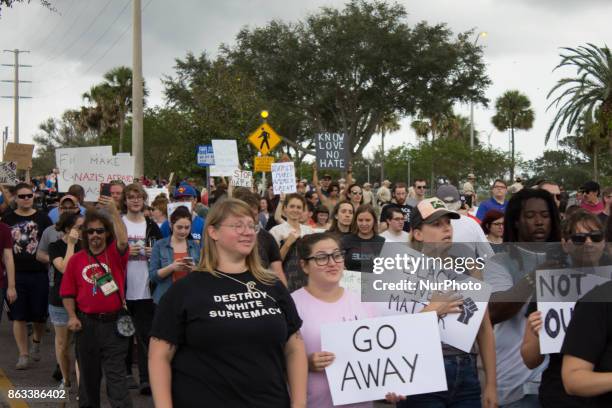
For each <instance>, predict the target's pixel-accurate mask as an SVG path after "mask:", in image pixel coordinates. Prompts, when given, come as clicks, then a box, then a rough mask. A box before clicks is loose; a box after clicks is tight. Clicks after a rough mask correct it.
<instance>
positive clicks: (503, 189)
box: [476, 179, 508, 221]
mask: <svg viewBox="0 0 612 408" xmlns="http://www.w3.org/2000/svg"><path fill="white" fill-rule="evenodd" d="M507 192H508V185H507V184H506V182H505V181H504V180H502V179H497V180H495V181H494V182H493V185H492V186H491V198H489V199H488V200H486V201H483V202H482V203H480V205H479V206H478V211H477V212H476V218H478V219H479V220H480V221H482V220H483V219H484V217H485V214H486V213H487V212H489V210H497V211H500V212H506V206H507V205H508V200H506V193H507Z"/></svg>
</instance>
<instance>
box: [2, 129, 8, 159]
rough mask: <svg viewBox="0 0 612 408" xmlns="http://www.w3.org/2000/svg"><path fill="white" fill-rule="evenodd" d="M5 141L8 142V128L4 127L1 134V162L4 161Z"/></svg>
mask: <svg viewBox="0 0 612 408" xmlns="http://www.w3.org/2000/svg"><path fill="white" fill-rule="evenodd" d="M7 140H8V126H5V127H4V132H2V161H4V148H5V147H6V141H7Z"/></svg>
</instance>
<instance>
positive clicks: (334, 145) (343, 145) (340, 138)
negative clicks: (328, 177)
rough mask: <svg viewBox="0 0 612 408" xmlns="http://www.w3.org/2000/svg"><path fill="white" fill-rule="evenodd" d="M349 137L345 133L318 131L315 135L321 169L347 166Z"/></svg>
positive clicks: (318, 162) (318, 165) (318, 163)
mask: <svg viewBox="0 0 612 408" xmlns="http://www.w3.org/2000/svg"><path fill="white" fill-rule="evenodd" d="M348 139H349V138H348V137H347V136H346V134H345V133H331V132H324V133H317V134H316V135H315V152H316V156H317V167H318V168H319V169H339V170H345V169H346V168H347V161H348V160H347V157H348V148H349V140H348Z"/></svg>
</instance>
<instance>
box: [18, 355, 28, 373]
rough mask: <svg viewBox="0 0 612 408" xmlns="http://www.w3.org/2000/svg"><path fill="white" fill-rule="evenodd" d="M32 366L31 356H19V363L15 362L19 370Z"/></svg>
mask: <svg viewBox="0 0 612 408" xmlns="http://www.w3.org/2000/svg"><path fill="white" fill-rule="evenodd" d="M29 367H30V357H29V356H19V359H18V360H17V364H15V368H16V369H17V370H26V369H28V368H29Z"/></svg>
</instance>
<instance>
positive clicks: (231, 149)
mask: <svg viewBox="0 0 612 408" xmlns="http://www.w3.org/2000/svg"><path fill="white" fill-rule="evenodd" d="M212 148H213V153H214V157H215V164H214V165H212V166H210V175H211V176H212V177H224V176H226V177H231V176H232V174H234V170H236V169H237V168H239V167H240V164H239V162H238V145H237V144H236V141H235V140H217V139H215V140H213V141H212Z"/></svg>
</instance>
